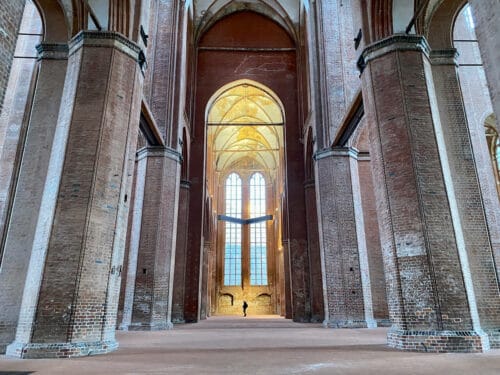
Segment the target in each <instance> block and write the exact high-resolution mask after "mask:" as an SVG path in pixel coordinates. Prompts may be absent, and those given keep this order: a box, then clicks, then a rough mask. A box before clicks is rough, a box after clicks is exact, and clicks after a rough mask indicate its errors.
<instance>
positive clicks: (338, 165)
mask: <svg viewBox="0 0 500 375" xmlns="http://www.w3.org/2000/svg"><path fill="white" fill-rule="evenodd" d="M326 154H328V155H326ZM317 158H318V161H317V165H318V166H317V170H318V175H317V180H318V191H319V197H318V205H319V207H320V215H321V223H320V238H321V241H322V246H321V248H322V252H323V260H324V267H325V269H324V272H325V275H324V277H325V280H326V283H325V286H324V287H325V288H326V303H327V304H328V306H327V307H328V310H327V311H328V314H329V315H328V316H327V317H325V322H324V324H325V325H328V326H329V327H335V328H349V327H367V326H373V321H371V319H372V317H367V316H366V315H365V305H364V299H363V297H364V296H363V285H362V281H361V272H366V270H365V269H363V270H362V269H361V265H360V258H359V253H358V237H357V232H356V218H355V209H354V204H355V203H354V200H353V186H352V183H351V167H350V155H349V150H348V149H345V148H339V149H332V150H325V151H324V152H323V155H321V154H317ZM370 308H371V306H370ZM368 320H369V321H368Z"/></svg>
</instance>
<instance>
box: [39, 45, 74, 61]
mask: <svg viewBox="0 0 500 375" xmlns="http://www.w3.org/2000/svg"><path fill="white" fill-rule="evenodd" d="M36 51H37V61H40V60H67V59H68V55H69V47H68V45H67V44H66V43H40V44H38V45H37V46H36Z"/></svg>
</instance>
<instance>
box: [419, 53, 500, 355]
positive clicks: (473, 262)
mask: <svg viewBox="0 0 500 375" xmlns="http://www.w3.org/2000/svg"><path fill="white" fill-rule="evenodd" d="M430 57H431V63H432V72H427V74H426V77H428V80H427V81H428V84H429V86H431V88H432V90H431V92H432V91H434V92H435V95H430V98H431V105H433V119H434V124H435V129H436V140H437V144H438V148H439V152H440V158H441V164H442V165H443V176H444V179H445V183H446V190H447V194H448V196H449V197H450V199H449V200H450V208H451V217H452V220H453V224H454V229H455V236H456V238H457V247H458V250H459V254H460V260H461V265H462V272H463V274H464V282H465V287H466V289H467V295H468V301H469V305H470V311H471V315H472V318H473V322H474V325H475V328H477V329H483V330H485V331H487V332H488V331H489V333H490V344H491V345H492V346H495V347H497V346H498V345H499V344H500V342H499V339H500V335H499V334H498V333H496V332H495V331H496V330H497V328H498V327H499V326H500V317H499V316H498V314H495V313H492V312H493V311H498V310H499V309H500V296H499V289H498V280H497V272H496V267H495V262H494V257H493V255H494V254H496V255H497V256H498V257H500V226H499V225H498V224H499V219H500V206H499V204H498V203H499V202H498V199H493V200H490V202H489V204H488V205H485V199H483V196H484V195H483V194H482V191H481V185H480V184H483V185H486V186H487V185H488V183H490V189H489V191H490V192H491V191H492V192H493V195H494V198H496V191H495V186H494V183H495V181H494V177H493V175H492V173H491V167H490V165H488V164H487V165H488V167H489V168H487V170H486V171H484V170H481V167H482V165H480V166H479V170H478V168H477V167H476V166H477V161H476V160H477V159H476V155H477V154H478V153H479V152H480V151H479V150H478V149H479V146H483V148H484V149H485V151H487V148H486V147H485V142H484V138H483V137H484V135H483V134H484V133H483V129H480V131H481V133H480V137H481V138H480V139H475V141H476V144H477V146H476V152H474V150H473V147H472V139H471V133H472V132H471V129H470V128H469V123H468V122H467V118H466V115H465V108H464V105H463V100H462V92H461V89H460V81H459V79H458V71H457V63H456V52H455V50H444V51H443V50H441V51H432V52H431V55H430ZM429 78H431V79H429ZM473 132H474V133H476V134H477V132H475V131H473ZM479 160H481V159H479ZM488 161H489V160H488ZM479 172H483V174H482V175H479ZM484 172H486V173H484ZM478 177H481V178H478ZM486 186H485V187H486ZM484 190H485V192H484V193H487V192H488V189H484ZM486 198H488V196H487V197H486ZM492 206H493V207H492ZM485 211H486V215H485ZM487 219H489V221H490V223H488V220H487ZM488 224H490V225H488ZM492 224H493V225H492ZM499 260H500V258H499ZM468 275H470V276H468Z"/></svg>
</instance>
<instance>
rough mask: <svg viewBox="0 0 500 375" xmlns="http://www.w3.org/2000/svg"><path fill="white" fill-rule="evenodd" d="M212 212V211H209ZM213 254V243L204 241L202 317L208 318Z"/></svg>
mask: <svg viewBox="0 0 500 375" xmlns="http://www.w3.org/2000/svg"><path fill="white" fill-rule="evenodd" d="M208 214H210V213H208ZM211 255H213V251H212V243H211V242H210V241H208V240H204V241H203V254H202V258H201V259H202V264H201V272H202V273H201V288H200V295H201V296H200V319H206V318H207V316H208V315H209V311H208V310H207V309H208V300H209V295H208V293H210V291H209V289H208V285H209V281H208V280H209V277H210V274H209V271H210V268H209V263H210V256H211Z"/></svg>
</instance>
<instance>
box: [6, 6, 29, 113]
mask: <svg viewBox="0 0 500 375" xmlns="http://www.w3.org/2000/svg"><path fill="white" fill-rule="evenodd" d="M24 4H25V0H10V1H2V2H0V113H1V112H2V109H3V100H4V97H5V91H6V89H7V82H8V80H9V73H10V67H11V64H12V58H13V57H14V50H15V48H16V41H17V30H18V29H19V25H20V24H21V18H22V15H23V9H24Z"/></svg>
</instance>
